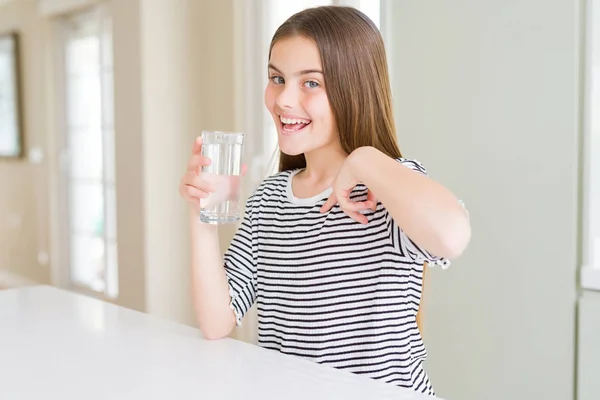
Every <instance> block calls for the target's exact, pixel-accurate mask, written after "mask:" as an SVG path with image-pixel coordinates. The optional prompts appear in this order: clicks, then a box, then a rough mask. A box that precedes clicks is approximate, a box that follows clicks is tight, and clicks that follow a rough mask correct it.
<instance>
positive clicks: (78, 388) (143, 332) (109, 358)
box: [0, 286, 433, 400]
mask: <svg viewBox="0 0 600 400" xmlns="http://www.w3.org/2000/svg"><path fill="white" fill-rule="evenodd" d="M0 398H2V399H11V400H20V399H24V400H33V399H44V400H55V399H56V400H59V399H60V400H71V399H77V400H80V399H86V400H96V399H127V400H135V399H145V400H149V399H211V400H213V399H214V400H220V399H228V400H229V399H231V400H233V399H245V400H246V399H247V400H252V399H260V400H269V399H277V400H282V399H292V400H293V399H298V400H299V399H302V400H316V399H327V400H332V399H344V400H354V399H361V400H363V399H369V400H378V399H402V400H426V399H433V397H430V396H424V395H419V394H416V393H414V392H413V391H410V390H404V389H401V388H397V387H395V386H393V385H389V384H384V383H381V382H376V381H374V380H371V379H369V378H365V377H361V376H358V375H354V374H351V373H348V372H344V371H339V370H335V369H333V368H329V367H326V366H323V365H319V364H316V363H314V362H311V361H307V360H303V359H300V358H297V357H292V356H286V355H283V354H279V353H277V352H274V351H270V350H266V349H262V348H260V347H258V346H253V345H250V344H247V343H243V342H239V341H236V340H232V339H224V340H219V341H207V340H203V339H202V338H201V334H200V332H199V331H198V330H196V329H193V328H191V327H187V326H183V325H179V324H175V323H173V322H169V321H165V320H162V319H158V318H154V317H151V316H149V315H146V314H143V313H139V312H136V311H132V310H129V309H125V308H121V307H118V306H115V305H112V304H108V303H105V302H102V301H99V300H96V299H92V298H89V297H86V296H83V295H77V294H73V293H70V292H67V291H63V290H60V289H57V288H53V287H49V286H35V287H28V288H21V289H10V290H0Z"/></svg>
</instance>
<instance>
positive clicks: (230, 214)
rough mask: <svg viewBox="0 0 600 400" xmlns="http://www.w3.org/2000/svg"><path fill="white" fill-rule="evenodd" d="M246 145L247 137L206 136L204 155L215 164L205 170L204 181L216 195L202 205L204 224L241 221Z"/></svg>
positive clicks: (205, 133) (207, 133) (208, 133)
mask: <svg viewBox="0 0 600 400" xmlns="http://www.w3.org/2000/svg"><path fill="white" fill-rule="evenodd" d="M243 145H244V134H243V133H234V132H220V131H203V132H202V155H203V156H204V157H207V158H209V159H210V160H211V163H210V165H205V166H203V167H202V177H203V179H205V180H206V181H208V182H210V183H212V184H213V186H214V189H215V191H214V192H212V193H210V195H209V196H208V197H207V198H205V199H202V201H201V202H200V206H201V208H200V221H202V222H205V223H209V224H223V223H232V222H236V221H238V220H239V219H240V209H239V202H240V188H241V178H242V153H243Z"/></svg>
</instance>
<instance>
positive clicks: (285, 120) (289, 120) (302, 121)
mask: <svg viewBox="0 0 600 400" xmlns="http://www.w3.org/2000/svg"><path fill="white" fill-rule="evenodd" d="M279 118H280V119H281V122H283V123H284V124H308V123H309V122H310V121H309V120H306V119H295V118H284V117H279Z"/></svg>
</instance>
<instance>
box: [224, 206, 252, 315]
mask: <svg viewBox="0 0 600 400" xmlns="http://www.w3.org/2000/svg"><path fill="white" fill-rule="evenodd" d="M254 197H255V194H253V195H252V196H250V198H249V199H248V201H247V202H246V210H245V212H244V219H243V220H242V223H241V224H240V226H239V227H238V230H237V232H236V233H235V236H234V237H233V239H232V241H231V243H230V245H229V247H228V249H227V251H226V252H225V256H224V259H223V264H224V267H225V273H226V274H227V280H228V282H229V295H230V296H231V303H230V308H231V310H233V312H234V314H235V320H236V325H237V326H240V325H241V324H242V318H243V317H244V315H245V314H246V312H248V310H249V309H250V307H252V304H254V301H255V300H256V264H257V263H256V260H257V244H256V241H257V237H256V224H255V223H254V215H255V201H254Z"/></svg>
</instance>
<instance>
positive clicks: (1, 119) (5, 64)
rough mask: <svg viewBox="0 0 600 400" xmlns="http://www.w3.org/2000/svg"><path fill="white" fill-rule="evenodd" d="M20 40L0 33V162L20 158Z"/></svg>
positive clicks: (15, 34)
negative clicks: (4, 159) (5, 159)
mask: <svg viewBox="0 0 600 400" xmlns="http://www.w3.org/2000/svg"><path fill="white" fill-rule="evenodd" d="M19 39H20V37H19V34H18V33H17V32H14V31H11V32H8V33H0V159H2V158H20V157H22V156H23V153H24V151H23V147H24V146H23V136H24V134H23V118H22V112H23V109H22V92H21V90H22V89H21V60H20V43H19V42H20V40H19Z"/></svg>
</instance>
